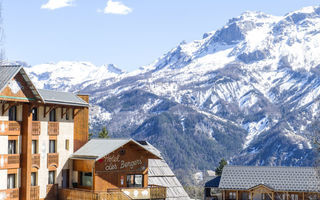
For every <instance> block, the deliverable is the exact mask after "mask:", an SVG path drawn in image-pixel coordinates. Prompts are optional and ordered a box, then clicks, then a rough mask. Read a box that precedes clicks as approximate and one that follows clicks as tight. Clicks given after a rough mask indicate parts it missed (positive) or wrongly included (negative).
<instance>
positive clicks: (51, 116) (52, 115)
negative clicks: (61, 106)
mask: <svg viewBox="0 0 320 200" xmlns="http://www.w3.org/2000/svg"><path fill="white" fill-rule="evenodd" d="M49 121H50V122H54V121H56V109H52V110H51V111H50V114H49Z"/></svg>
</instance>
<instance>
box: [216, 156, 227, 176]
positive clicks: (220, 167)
mask: <svg viewBox="0 0 320 200" xmlns="http://www.w3.org/2000/svg"><path fill="white" fill-rule="evenodd" d="M227 164H228V162H227V161H226V160H225V159H224V158H222V159H221V160H220V162H219V167H217V168H216V175H217V176H221V174H222V170H223V167H224V166H226V165H227Z"/></svg>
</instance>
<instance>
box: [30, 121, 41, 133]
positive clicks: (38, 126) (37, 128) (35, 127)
mask: <svg viewBox="0 0 320 200" xmlns="http://www.w3.org/2000/svg"><path fill="white" fill-rule="evenodd" d="M40 133H41V123H40V121H33V122H32V135H40Z"/></svg>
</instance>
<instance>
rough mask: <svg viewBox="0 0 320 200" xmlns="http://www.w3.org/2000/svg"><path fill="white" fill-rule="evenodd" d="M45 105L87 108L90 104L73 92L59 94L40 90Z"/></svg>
mask: <svg viewBox="0 0 320 200" xmlns="http://www.w3.org/2000/svg"><path fill="white" fill-rule="evenodd" d="M38 91H39V93H40V95H41V96H42V98H43V101H44V103H52V104H62V105H70V106H81V107H86V106H88V103H87V102H85V101H84V100H83V99H81V98H80V97H78V96H77V95H75V94H73V93H71V92H58V91H54V90H43V89H39V90H38Z"/></svg>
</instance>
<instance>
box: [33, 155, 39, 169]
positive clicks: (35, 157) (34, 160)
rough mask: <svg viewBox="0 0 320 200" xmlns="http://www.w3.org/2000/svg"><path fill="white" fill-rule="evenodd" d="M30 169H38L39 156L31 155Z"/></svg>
mask: <svg viewBox="0 0 320 200" xmlns="http://www.w3.org/2000/svg"><path fill="white" fill-rule="evenodd" d="M32 167H35V168H38V169H39V168H40V154H32Z"/></svg>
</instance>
